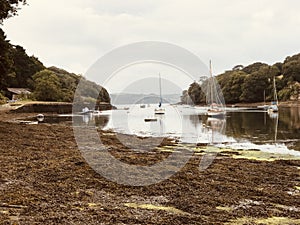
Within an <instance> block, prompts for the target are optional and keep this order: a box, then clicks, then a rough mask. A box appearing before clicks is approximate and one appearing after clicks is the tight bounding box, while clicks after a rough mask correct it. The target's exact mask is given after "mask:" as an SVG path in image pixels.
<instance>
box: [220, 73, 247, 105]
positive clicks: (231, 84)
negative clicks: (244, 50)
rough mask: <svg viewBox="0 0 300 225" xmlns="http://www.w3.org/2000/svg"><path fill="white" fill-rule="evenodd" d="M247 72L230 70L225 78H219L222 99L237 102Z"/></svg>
mask: <svg viewBox="0 0 300 225" xmlns="http://www.w3.org/2000/svg"><path fill="white" fill-rule="evenodd" d="M246 76H247V74H246V73H245V72H243V71H240V70H238V71H230V72H228V74H227V76H226V78H225V77H223V79H221V78H219V84H220V86H221V88H222V92H223V96H224V99H225V101H226V102H227V103H237V102H239V101H240V97H241V95H242V92H243V90H242V85H243V83H244V81H245V78H246Z"/></svg>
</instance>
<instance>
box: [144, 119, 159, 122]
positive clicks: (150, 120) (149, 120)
mask: <svg viewBox="0 0 300 225" xmlns="http://www.w3.org/2000/svg"><path fill="white" fill-rule="evenodd" d="M144 121H145V122H156V121H157V119H156V118H146V119H144Z"/></svg>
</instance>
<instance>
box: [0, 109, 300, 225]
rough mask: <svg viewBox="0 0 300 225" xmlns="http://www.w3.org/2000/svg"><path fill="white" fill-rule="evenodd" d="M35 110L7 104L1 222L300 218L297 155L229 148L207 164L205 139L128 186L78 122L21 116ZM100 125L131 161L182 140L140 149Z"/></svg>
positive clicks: (142, 161)
mask: <svg viewBox="0 0 300 225" xmlns="http://www.w3.org/2000/svg"><path fill="white" fill-rule="evenodd" d="M27 116H30V114H15V113H9V112H4V111H3V112H0V117H1V121H0V154H1V155H0V165H1V170H0V221H1V224H11V223H12V224H300V161H299V160H297V159H280V158H279V159H276V160H255V159H247V158H238V157H234V156H237V155H239V154H240V153H239V152H235V151H230V150H224V151H221V152H219V153H218V155H217V157H216V159H215V160H214V162H213V163H212V164H211V165H210V166H209V167H208V168H207V169H206V170H204V171H201V170H199V163H200V161H201V159H202V157H203V154H202V153H203V151H205V146H204V147H203V146H201V147H199V148H203V149H204V150H201V149H199V151H198V154H196V152H195V154H194V155H193V156H192V158H191V159H190V161H189V162H188V163H187V164H186V165H185V167H184V168H183V169H182V170H180V172H178V173H177V174H175V175H174V176H172V177H171V178H170V179H167V180H165V181H162V182H160V183H158V184H153V185H150V186H141V187H132V186H125V185H120V184H117V183H114V182H111V181H109V180H107V179H105V178H103V177H102V176H101V175H99V174H98V173H96V172H95V171H94V170H93V169H92V168H91V167H90V166H89V164H88V163H87V162H86V161H85V159H84V157H83V156H82V154H81V152H80V151H79V149H78V147H77V144H76V141H75V138H74V134H73V129H72V127H71V126H70V125H66V124H38V125H25V124H18V123H15V122H14V120H15V119H16V118H17V117H18V118H26V117H27ZM98 132H99V136H100V137H101V140H102V141H103V143H104V144H105V145H106V146H107V147H109V149H110V152H111V154H112V155H113V156H115V157H116V158H118V159H119V160H121V161H123V162H126V163H129V164H130V163H131V164H136V165H148V164H151V163H152V164H153V163H156V162H159V161H161V160H163V159H164V158H166V157H168V154H170V153H169V152H168V151H162V149H172V148H175V147H176V145H178V144H177V143H174V142H173V141H172V140H170V139H165V140H163V141H162V143H161V144H160V146H159V148H157V149H156V150H154V151H151V154H150V153H148V152H142V153H141V152H138V153H137V152H135V151H130V149H128V147H126V146H124V145H123V144H122V143H121V142H120V141H119V140H118V138H117V136H116V134H115V133H113V132H103V131H100V130H99V131H98ZM125 138H126V140H127V141H128V142H134V141H136V140H138V138H136V137H133V136H130V135H126V136H125ZM143 141H146V142H149V143H151V141H154V139H151V138H145V139H143ZM145 146H147V145H145V144H141V145H140V148H141V150H143V148H145Z"/></svg>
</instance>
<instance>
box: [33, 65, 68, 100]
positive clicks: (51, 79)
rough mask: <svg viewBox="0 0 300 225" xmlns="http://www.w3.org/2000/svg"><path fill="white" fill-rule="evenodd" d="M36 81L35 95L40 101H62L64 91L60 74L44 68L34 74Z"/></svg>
mask: <svg viewBox="0 0 300 225" xmlns="http://www.w3.org/2000/svg"><path fill="white" fill-rule="evenodd" d="M33 80H34V82H35V90H34V92H33V95H34V97H35V98H36V99H37V100H39V101H62V98H63V93H62V91H61V85H60V81H59V78H58V76H57V75H56V74H55V73H54V72H52V71H50V70H47V69H45V70H43V71H40V72H38V73H36V74H35V75H34V76H33Z"/></svg>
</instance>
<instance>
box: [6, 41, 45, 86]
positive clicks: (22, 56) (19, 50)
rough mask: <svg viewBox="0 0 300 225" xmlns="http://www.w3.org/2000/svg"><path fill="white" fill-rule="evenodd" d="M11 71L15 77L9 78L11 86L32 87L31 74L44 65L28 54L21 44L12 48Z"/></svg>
mask: <svg viewBox="0 0 300 225" xmlns="http://www.w3.org/2000/svg"><path fill="white" fill-rule="evenodd" d="M12 56H13V62H14V63H13V72H14V73H15V78H14V79H13V80H11V82H10V86H11V87H28V88H30V89H32V88H33V82H32V76H33V75H34V74H35V73H37V72H39V71H41V70H43V69H45V67H44V65H43V64H42V63H41V62H40V61H39V60H38V59H37V58H36V57H34V56H31V57H30V56H28V55H27V54H26V51H25V49H24V48H23V47H21V46H18V45H17V46H14V47H13V48H12Z"/></svg>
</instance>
